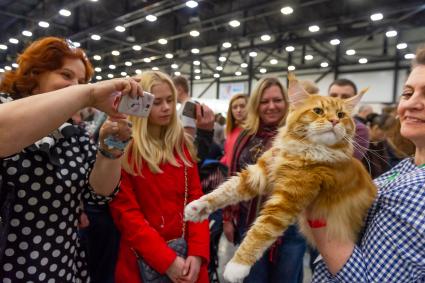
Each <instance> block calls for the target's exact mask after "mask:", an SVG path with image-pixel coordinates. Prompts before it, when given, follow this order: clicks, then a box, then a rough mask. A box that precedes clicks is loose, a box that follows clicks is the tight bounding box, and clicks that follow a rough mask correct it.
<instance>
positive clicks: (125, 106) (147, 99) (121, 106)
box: [117, 91, 155, 117]
mask: <svg viewBox="0 0 425 283" xmlns="http://www.w3.org/2000/svg"><path fill="white" fill-rule="evenodd" d="M154 99H155V96H154V95H153V94H152V93H149V92H146V91H144V92H143V96H137V97H136V98H132V97H131V96H129V95H123V96H121V98H120V101H119V102H118V108H117V110H118V112H120V113H124V114H128V115H132V116H139V117H147V116H149V113H150V112H151V108H152V104H153V101H154Z"/></svg>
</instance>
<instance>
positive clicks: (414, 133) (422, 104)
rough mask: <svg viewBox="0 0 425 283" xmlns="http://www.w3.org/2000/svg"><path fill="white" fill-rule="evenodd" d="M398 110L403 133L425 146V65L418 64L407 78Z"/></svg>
mask: <svg viewBox="0 0 425 283" xmlns="http://www.w3.org/2000/svg"><path fill="white" fill-rule="evenodd" d="M397 112H398V115H399V117H400V123H401V129H400V133H401V135H402V136H404V137H405V138H408V139H409V140H411V141H412V142H413V143H414V144H415V145H416V147H418V148H420V147H422V148H425V65H418V66H416V67H415V68H414V69H413V70H412V72H411V73H410V75H409V77H408V78H407V81H406V84H405V85H404V88H403V93H402V95H401V98H400V103H399V105H398V109H397Z"/></svg>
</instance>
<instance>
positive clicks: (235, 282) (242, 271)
mask: <svg viewBox="0 0 425 283" xmlns="http://www.w3.org/2000/svg"><path fill="white" fill-rule="evenodd" d="M250 269H251V266H249V265H245V264H240V263H236V262H234V261H230V262H229V263H228V264H227V265H226V268H225V270H224V273H223V276H224V279H226V280H227V281H229V282H231V283H239V282H243V280H244V278H245V277H247V276H248V274H249V270H250Z"/></svg>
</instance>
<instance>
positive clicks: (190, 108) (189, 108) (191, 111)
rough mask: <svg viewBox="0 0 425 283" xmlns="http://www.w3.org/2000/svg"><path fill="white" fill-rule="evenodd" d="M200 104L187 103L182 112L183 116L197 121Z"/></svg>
mask: <svg viewBox="0 0 425 283" xmlns="http://www.w3.org/2000/svg"><path fill="white" fill-rule="evenodd" d="M197 103H198V102H193V101H190V100H189V101H187V102H186V103H185V104H184V108H183V111H182V115H184V116H186V117H189V118H192V119H196V104H197Z"/></svg>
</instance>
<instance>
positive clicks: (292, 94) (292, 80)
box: [288, 72, 310, 107]
mask: <svg viewBox="0 0 425 283" xmlns="http://www.w3.org/2000/svg"><path fill="white" fill-rule="evenodd" d="M288 80H289V87H288V96H289V104H290V105H293V106H295V107H296V106H297V105H299V104H301V103H303V102H304V100H306V99H307V98H309V97H310V95H309V94H308V92H307V91H305V89H304V88H303V86H302V85H301V84H300V82H299V81H298V80H297V78H296V77H295V75H294V73H292V72H288Z"/></svg>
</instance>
